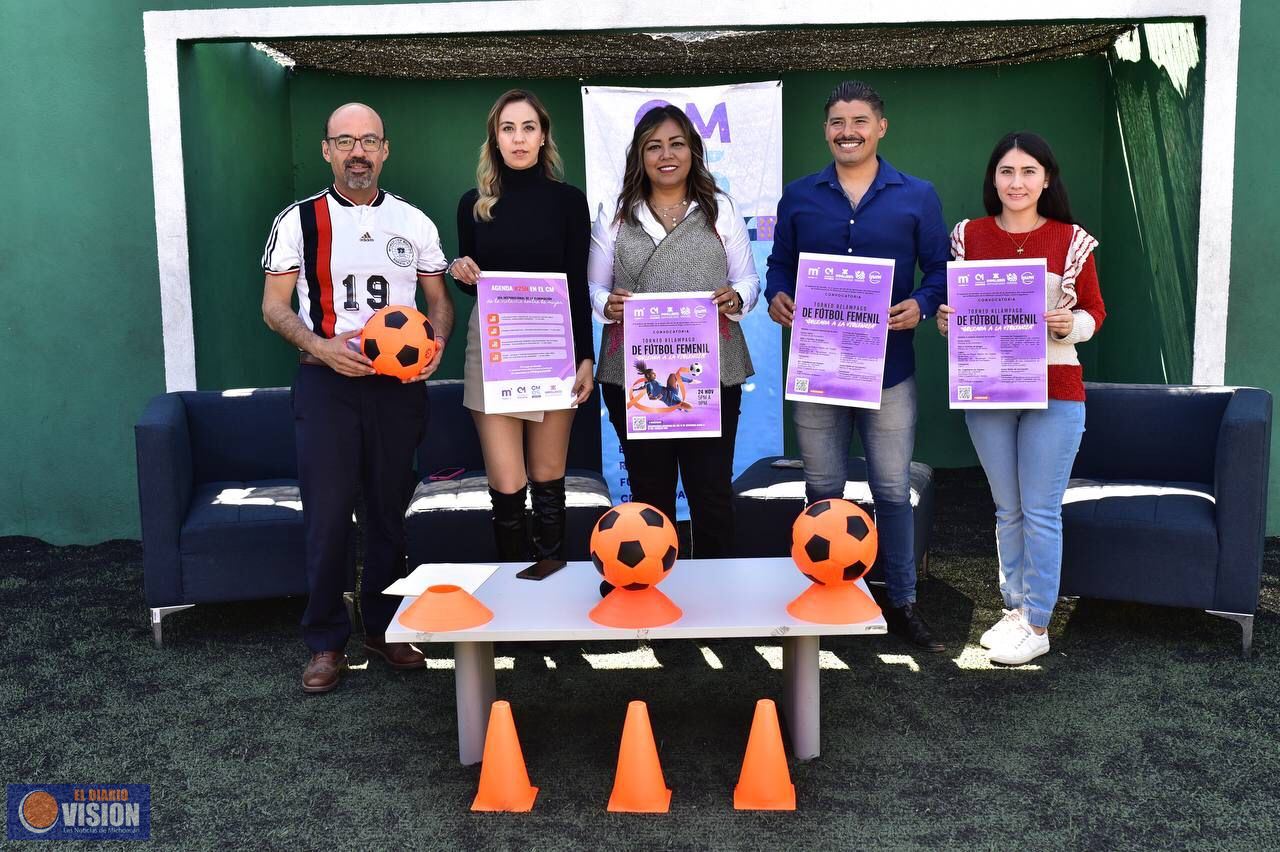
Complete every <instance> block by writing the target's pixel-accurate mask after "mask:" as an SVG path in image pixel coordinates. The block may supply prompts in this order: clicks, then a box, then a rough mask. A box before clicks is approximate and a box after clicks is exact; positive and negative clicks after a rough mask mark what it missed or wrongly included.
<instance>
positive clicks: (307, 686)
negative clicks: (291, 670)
mask: <svg viewBox="0 0 1280 852" xmlns="http://www.w3.org/2000/svg"><path fill="white" fill-rule="evenodd" d="M346 670H347V655H346V654H344V653H342V652H341V651H321V652H320V653H318V654H312V655H311V662H309V663H307V667H306V668H305V669H303V670H302V691H303V692H328V691H330V690H331V689H333V688H334V687H335V686H337V685H338V678H339V676H341V674H342V673H343V672H344V671H346Z"/></svg>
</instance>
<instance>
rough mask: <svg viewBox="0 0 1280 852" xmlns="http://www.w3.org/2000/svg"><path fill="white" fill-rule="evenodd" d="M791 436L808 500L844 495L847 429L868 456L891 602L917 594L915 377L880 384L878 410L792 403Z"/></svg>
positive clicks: (901, 602) (911, 600)
mask: <svg viewBox="0 0 1280 852" xmlns="http://www.w3.org/2000/svg"><path fill="white" fill-rule="evenodd" d="M794 412H795V414H794V417H795V424H796V442H797V443H798V444H799V445H800V457H801V458H802V459H803V460H804V496H805V500H806V502H808V503H813V502H814V501H816V500H826V499H828V498H831V497H843V496H844V485H845V480H846V479H847V478H848V469H849V441H850V439H851V438H852V437H853V427H854V426H855V424H856V425H857V427H858V437H860V438H861V439H862V447H863V449H864V450H865V451H866V454H867V480H868V482H867V484H868V485H869V486H870V487H871V498H872V499H873V500H874V501H875V504H876V531H877V532H878V533H879V534H880V553H881V556H882V560H881V564H882V565H883V566H884V584H885V587H886V589H887V590H888V592H889V602H890V603H891V604H892V605H893V606H904V605H906V604H909V603H915V600H916V558H915V521H914V520H913V518H912V513H911V451H912V449H914V447H915V442H916V380H915V377H914V376H912V377H910V378H907V379H906V380H904V381H901V382H899V383H898V384H896V385H894V386H893V387H891V388H885V389H884V393H883V395H882V396H881V399H880V409H879V410H878V411H875V410H872V409H869V408H845V407H843V406H839V405H825V404H822V403H817V402H797V403H795V409H794Z"/></svg>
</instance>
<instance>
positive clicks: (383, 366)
mask: <svg viewBox="0 0 1280 852" xmlns="http://www.w3.org/2000/svg"><path fill="white" fill-rule="evenodd" d="M361 335H362V337H361V344H360V346H361V351H363V352H364V356H365V357H366V358H368V359H369V360H370V361H372V362H373V370H374V372H376V373H380V374H381V375H384V376H395V377H396V378H397V379H411V378H413V377H414V376H416V375H418V373H420V372H421V371H422V368H423V367H425V366H426V365H427V364H428V363H430V362H431V359H432V358H434V357H436V331H435V329H434V328H432V327H431V320H429V319H427V318H426V316H425V315H424V314H422V313H421V312H420V311H417V310H415V309H414V308H410V307H406V306H404V305H388V306H387V307H385V308H383V309H382V310H380V311H378V312H377V313H376V314H374V315H373V316H371V317H369V321H368V322H367V323H365V324H364V331H363V332H361Z"/></svg>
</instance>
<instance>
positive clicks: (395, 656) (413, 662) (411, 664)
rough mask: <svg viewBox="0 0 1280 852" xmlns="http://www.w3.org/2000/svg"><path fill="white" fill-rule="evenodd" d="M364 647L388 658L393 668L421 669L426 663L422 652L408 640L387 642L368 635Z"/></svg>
mask: <svg viewBox="0 0 1280 852" xmlns="http://www.w3.org/2000/svg"><path fill="white" fill-rule="evenodd" d="M364 649H365V650H366V651H368V652H369V653H370V654H377V655H378V656H379V657H381V658H382V659H384V660H386V661H387V665H389V666H391V668H393V669H420V668H422V667H423V666H425V665H426V663H425V662H424V659H425V658H424V657H423V656H422V652H421V651H419V650H418V649H417V648H415V647H414V646H412V645H410V644H409V643H408V642H386V641H383V640H382V639H374V638H371V637H366V638H365V640H364Z"/></svg>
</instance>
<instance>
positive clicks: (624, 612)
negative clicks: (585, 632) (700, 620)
mask: <svg viewBox="0 0 1280 852" xmlns="http://www.w3.org/2000/svg"><path fill="white" fill-rule="evenodd" d="M683 615H684V610H682V609H680V607H678V606H676V603H675V601H673V600H671V598H669V597H667V596H666V595H664V594H663V593H662V592H661V591H659V590H658V589H657V587H655V586H650V587H649V588H647V589H639V590H635V591H633V590H631V589H614V590H613V591H612V592H610V593H609V594H608V595H606V596H605V599H604V600H602V601H600V603H598V604H596V606H595V608H594V609H593V610H591V612H589V613H587V617H588V618H590V619H591V620H592V621H594V622H595V623H596V624H603V625H604V626H605V627H622V628H633V627H634V628H639V627H661V626H662V625H664V624H670V623H671V622H673V621H679V620H680V618H681V617H682V616H683Z"/></svg>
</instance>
